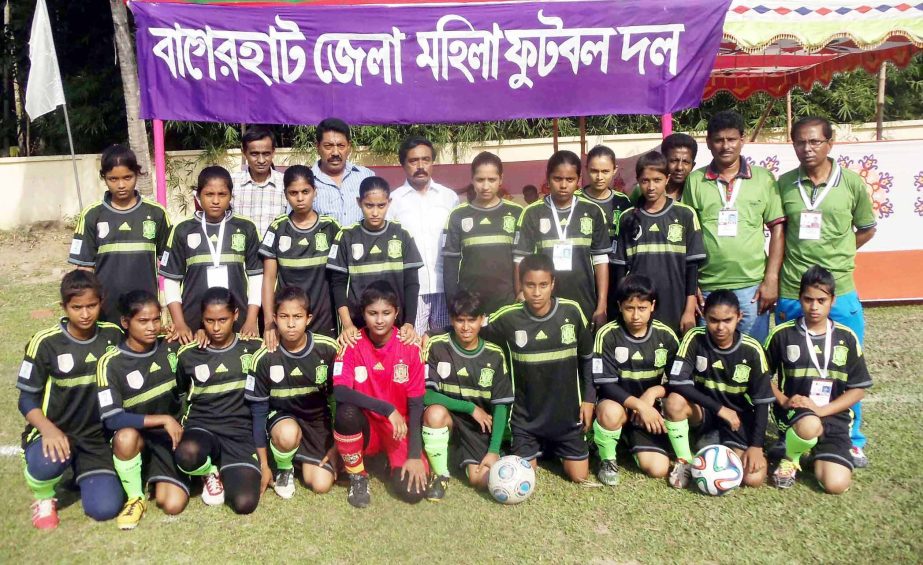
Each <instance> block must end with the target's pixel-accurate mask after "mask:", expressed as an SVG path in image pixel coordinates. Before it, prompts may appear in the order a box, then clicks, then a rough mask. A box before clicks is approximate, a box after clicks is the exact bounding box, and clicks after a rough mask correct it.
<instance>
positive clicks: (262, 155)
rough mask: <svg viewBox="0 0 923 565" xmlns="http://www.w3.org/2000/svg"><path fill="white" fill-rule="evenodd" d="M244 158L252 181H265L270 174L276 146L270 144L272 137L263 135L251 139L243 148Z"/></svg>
mask: <svg viewBox="0 0 923 565" xmlns="http://www.w3.org/2000/svg"><path fill="white" fill-rule="evenodd" d="M243 152H244V158H245V159H246V160H247V170H248V171H249V172H250V178H251V179H253V182H255V183H257V184H260V183H264V182H266V179H268V178H269V175H271V174H272V159H273V157H274V156H275V154H276V148H275V147H273V145H272V139H271V138H269V137H264V138H263V139H257V140H255V141H251V142H250V143H248V144H247V146H246V147H244V148H243Z"/></svg>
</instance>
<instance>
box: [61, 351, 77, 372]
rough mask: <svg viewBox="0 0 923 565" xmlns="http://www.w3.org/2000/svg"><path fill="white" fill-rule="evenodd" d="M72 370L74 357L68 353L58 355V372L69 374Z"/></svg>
mask: <svg viewBox="0 0 923 565" xmlns="http://www.w3.org/2000/svg"><path fill="white" fill-rule="evenodd" d="M73 368H74V356H73V355H71V354H70V353H62V354H60V355H58V370H59V371H61V372H62V373H70V372H71V369H73Z"/></svg>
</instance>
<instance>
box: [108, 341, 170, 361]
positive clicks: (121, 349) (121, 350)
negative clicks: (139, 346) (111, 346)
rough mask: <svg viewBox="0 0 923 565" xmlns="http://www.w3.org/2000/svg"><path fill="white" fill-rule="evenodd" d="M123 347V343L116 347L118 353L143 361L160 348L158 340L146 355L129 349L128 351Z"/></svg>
mask: <svg viewBox="0 0 923 565" xmlns="http://www.w3.org/2000/svg"><path fill="white" fill-rule="evenodd" d="M124 345H125V342H124V341H123V342H122V343H120V344H119V345H118V348H119V353H124V354H125V355H127V356H129V357H134V358H136V359H144V358H145V357H150V356H151V355H153V354H155V353H157V350H158V349H159V348H160V339H158V340H157V341H155V342H154V347H153V348H152V349H151V350H150V351H148V352H146V353H138V352H137V351H132V350H131V349H128V348H127V347H123V346H124Z"/></svg>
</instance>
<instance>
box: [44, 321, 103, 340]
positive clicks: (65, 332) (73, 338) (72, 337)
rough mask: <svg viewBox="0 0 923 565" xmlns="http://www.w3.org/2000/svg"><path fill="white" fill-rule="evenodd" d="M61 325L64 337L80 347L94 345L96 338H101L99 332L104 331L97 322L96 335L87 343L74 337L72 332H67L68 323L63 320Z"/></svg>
mask: <svg viewBox="0 0 923 565" xmlns="http://www.w3.org/2000/svg"><path fill="white" fill-rule="evenodd" d="M59 324H60V325H61V333H62V334H64V336H65V337H66V338H67V339H69V340H71V341H73V342H74V343H78V344H80V345H89V344H91V343H93V342H94V341H96V338H98V337H99V330H101V329H102V328H100V327H99V322H96V333H94V334H93V337H91V338H90V339H88V340H86V341H81V340H79V339H77V338H76V337H74V336H72V335H71V334H70V332H69V331H67V322H65V321H64V320H61V321H60V322H59ZM49 337H50V336H49Z"/></svg>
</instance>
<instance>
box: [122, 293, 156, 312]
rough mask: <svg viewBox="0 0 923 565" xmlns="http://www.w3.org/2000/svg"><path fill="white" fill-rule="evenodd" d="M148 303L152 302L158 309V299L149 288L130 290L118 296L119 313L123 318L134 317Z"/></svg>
mask: <svg viewBox="0 0 923 565" xmlns="http://www.w3.org/2000/svg"><path fill="white" fill-rule="evenodd" d="M148 304H153V305H154V306H156V307H157V311H158V312H159V311H160V301H159V300H157V297H156V296H154V294H153V293H152V292H150V291H149V290H131V291H128V292H126V293H125V294H123V295H121V296H119V314H120V315H122V317H124V318H129V319H131V318H134V317H135V316H137V315H138V312H140V311H141V310H143V309H144V307H145V306H147V305H148Z"/></svg>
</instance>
